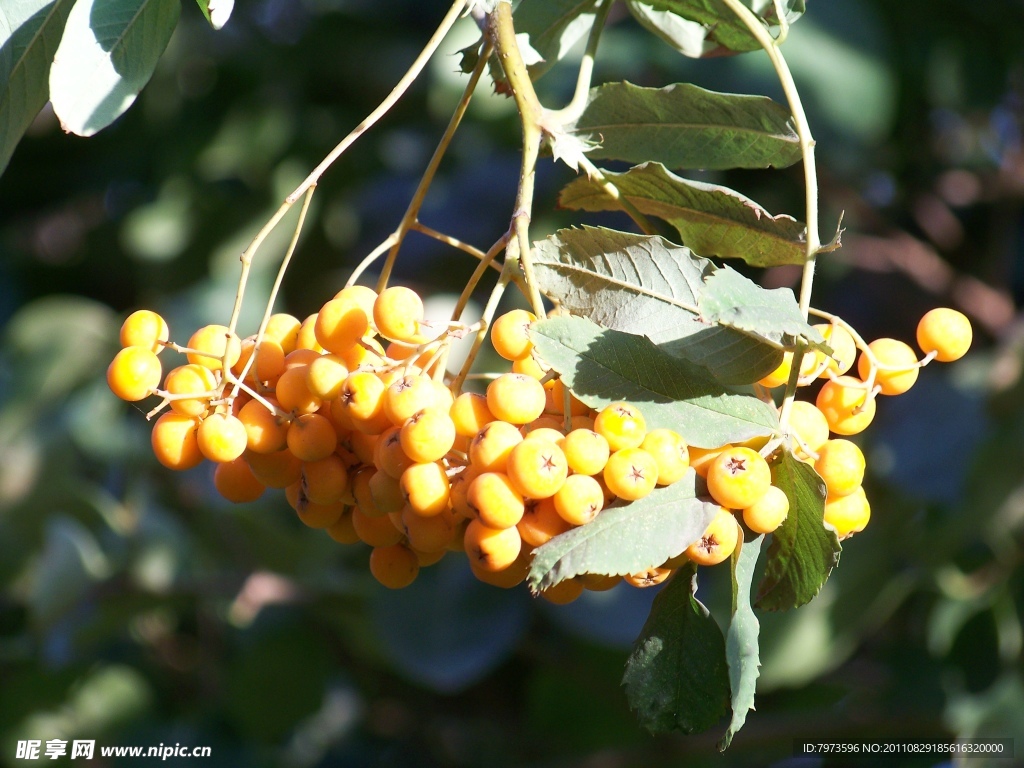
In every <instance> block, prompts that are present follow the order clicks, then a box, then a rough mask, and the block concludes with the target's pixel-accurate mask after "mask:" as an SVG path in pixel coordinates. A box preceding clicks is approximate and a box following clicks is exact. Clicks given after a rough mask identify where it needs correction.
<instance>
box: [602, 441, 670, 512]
mask: <svg viewBox="0 0 1024 768" xmlns="http://www.w3.org/2000/svg"><path fill="white" fill-rule="evenodd" d="M602 476H603V478H604V482H605V484H606V485H607V486H608V490H609V491H611V492H612V493H613V494H615V495H616V496H618V497H619V498H620V499H625V500H626V501H636V500H637V499H642V498H643V497H644V496H646V495H647V494H649V493H650V492H651V491H653V490H654V486H655V485H656V484H657V482H658V462H657V460H655V458H654V457H653V456H652V455H651V454H649V453H648V452H647V451H645V450H644V449H643V448H622V449H620V450H617V451H615V452H614V453H613V454H612V455H611V456H609V457H608V463H607V464H605V467H604V472H603V475H602Z"/></svg>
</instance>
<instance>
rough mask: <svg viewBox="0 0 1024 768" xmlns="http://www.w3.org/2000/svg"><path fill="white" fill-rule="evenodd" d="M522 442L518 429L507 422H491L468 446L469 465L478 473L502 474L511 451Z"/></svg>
mask: <svg viewBox="0 0 1024 768" xmlns="http://www.w3.org/2000/svg"><path fill="white" fill-rule="evenodd" d="M522 441H523V436H522V434H521V433H520V432H519V430H518V429H516V427H515V426H514V425H512V424H509V423H508V422H507V421H492V422H491V423H490V424H487V425H486V426H485V427H484V428H483V429H481V430H480V431H479V432H478V433H477V435H476V437H474V438H473V442H471V443H470V444H469V461H470V464H471V465H472V466H473V467H475V468H476V469H477V470H478V471H480V472H504V471H505V469H506V467H507V466H508V457H509V454H510V453H512V449H513V448H514V447H515V446H516V445H518V444H519V443H521V442H522Z"/></svg>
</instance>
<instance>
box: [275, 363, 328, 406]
mask: <svg viewBox="0 0 1024 768" xmlns="http://www.w3.org/2000/svg"><path fill="white" fill-rule="evenodd" d="M308 371H309V366H308V365H299V366H295V367H293V368H288V369H287V370H285V372H284V373H282V374H281V376H280V377H279V378H278V380H277V385H276V386H275V387H274V397H275V398H277V402H278V403H279V404H280V406H281V408H282V409H283V410H285V411H287V412H288V413H291V414H292V415H294V416H301V415H302V414H305V413H315V412H316V411H317V410H319V408H320V406H321V405H323V400H322V399H321V398H319V397H317V396H316V395H315V394H314V393H313V392H311V391H310V389H309V384H308V383H307V376H306V374H307V372H308Z"/></svg>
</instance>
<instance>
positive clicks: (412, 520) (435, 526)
mask: <svg viewBox="0 0 1024 768" xmlns="http://www.w3.org/2000/svg"><path fill="white" fill-rule="evenodd" d="M399 523H400V524H399V526H398V527H399V528H401V530H402V533H404V534H405V538H406V539H408V541H409V546H410V547H412V548H413V549H414V550H416V551H417V552H439V551H440V552H443V551H445V550H446V549H447V547H448V545H449V544H451V543H452V540H453V539H454V538H455V529H456V527H457V522H456V517H455V514H454V513H453V512H452V511H451V510H450V509H446V510H444V511H442V512H441V514H439V515H431V516H430V517H424V516H423V515H419V514H416V512H414V511H413V510H412V508H411V507H404V508H403V509H402V510H401V511H400V512H399Z"/></svg>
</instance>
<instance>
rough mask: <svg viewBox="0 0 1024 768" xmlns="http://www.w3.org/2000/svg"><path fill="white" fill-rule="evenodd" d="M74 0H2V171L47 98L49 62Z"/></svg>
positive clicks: (55, 49)
mask: <svg viewBox="0 0 1024 768" xmlns="http://www.w3.org/2000/svg"><path fill="white" fill-rule="evenodd" d="M73 4H74V0H5V2H4V3H3V5H2V6H0V173H3V171H4V168H6V167H7V162H8V161H9V160H10V159H11V155H12V154H14V148H15V147H16V146H18V142H19V141H21V137H22V136H23V135H24V133H25V131H26V130H27V129H28V127H29V125H31V123H32V120H33V119H34V118H35V116H36V115H37V114H38V113H39V110H41V109H42V108H43V106H45V104H46V102H47V100H48V99H49V98H50V90H49V84H48V79H49V76H50V62H51V61H53V55H54V53H55V52H56V51H57V45H58V43H60V36H61V32H62V31H63V29H64V23H65V22H66V21H67V18H68V14H69V13H70V12H71V6H72V5H73Z"/></svg>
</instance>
